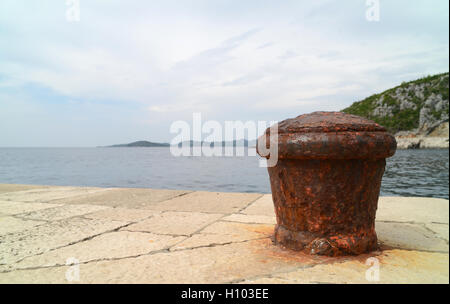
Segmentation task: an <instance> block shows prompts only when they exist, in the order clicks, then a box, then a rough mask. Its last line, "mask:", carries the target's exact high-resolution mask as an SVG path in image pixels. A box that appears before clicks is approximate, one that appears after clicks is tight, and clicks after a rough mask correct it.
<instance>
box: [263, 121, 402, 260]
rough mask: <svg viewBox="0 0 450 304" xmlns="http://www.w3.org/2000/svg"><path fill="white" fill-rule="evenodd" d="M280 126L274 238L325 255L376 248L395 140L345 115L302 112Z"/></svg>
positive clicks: (375, 126)
mask: <svg viewBox="0 0 450 304" xmlns="http://www.w3.org/2000/svg"><path fill="white" fill-rule="evenodd" d="M278 127H279V129H278V155H279V160H278V163H277V164H276V166H274V167H269V168H268V172H269V176H270V184H271V189H272V197H273V201H274V205H275V213H276V218H277V225H276V226H275V235H274V241H275V243H277V244H281V245H283V246H285V247H287V248H290V249H293V250H296V251H304V252H308V253H310V254H317V255H326V256H341V255H357V254H361V253H367V252H370V251H373V250H376V249H377V248H378V246H377V236H376V232H375V213H376V209H377V204H378V196H379V191H380V186H381V178H382V176H383V173H384V168H385V164H386V161H385V158H386V157H390V156H392V155H393V154H394V153H395V150H396V141H395V138H394V137H393V136H392V135H390V134H388V133H387V132H386V130H385V129H384V128H383V127H382V126H380V125H378V124H376V123H375V122H373V121H370V120H367V119H364V118H361V117H358V116H354V115H348V114H344V113H340V112H314V113H311V114H306V115H301V116H298V117H297V118H294V119H288V120H285V121H282V122H280V123H279V124H278ZM263 136H270V133H269V129H268V130H267V131H266V133H265V135H263ZM266 142H270V138H269V140H267V141H266ZM266 157H269V156H266Z"/></svg>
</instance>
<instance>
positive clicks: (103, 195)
mask: <svg viewBox="0 0 450 304" xmlns="http://www.w3.org/2000/svg"><path fill="white" fill-rule="evenodd" d="M189 192H190V191H184V190H165V189H161V190H159V189H127V188H123V189H122V188H115V189H108V190H107V191H102V192H99V193H93V194H88V195H85V196H82V197H72V198H66V199H61V200H59V201H58V203H65V204H85V205H86V204H90V205H104V206H109V207H124V208H134V209H142V208H146V207H148V206H151V205H153V204H155V203H158V202H161V201H166V200H169V199H171V198H174V197H177V196H180V195H184V194H186V193H189Z"/></svg>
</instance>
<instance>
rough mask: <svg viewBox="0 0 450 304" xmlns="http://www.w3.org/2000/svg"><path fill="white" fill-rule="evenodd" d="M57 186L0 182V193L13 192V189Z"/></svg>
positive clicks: (22, 189) (21, 189)
mask: <svg viewBox="0 0 450 304" xmlns="http://www.w3.org/2000/svg"><path fill="white" fill-rule="evenodd" d="M50 187H52V188H53V187H55V188H56V187H57V186H39V185H18V184H0V194H2V193H8V192H14V191H24V190H31V189H42V188H50Z"/></svg>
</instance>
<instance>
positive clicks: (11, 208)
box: [0, 201, 61, 215]
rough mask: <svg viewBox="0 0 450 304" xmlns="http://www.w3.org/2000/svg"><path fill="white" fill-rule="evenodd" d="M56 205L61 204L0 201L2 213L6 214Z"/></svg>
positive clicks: (26, 211)
mask: <svg viewBox="0 0 450 304" xmlns="http://www.w3.org/2000/svg"><path fill="white" fill-rule="evenodd" d="M58 206H61V205H59V204H47V203H21V202H11V201H0V210H1V212H2V213H3V214H7V215H15V214H21V213H28V212H33V211H37V210H42V209H48V208H54V207H58Z"/></svg>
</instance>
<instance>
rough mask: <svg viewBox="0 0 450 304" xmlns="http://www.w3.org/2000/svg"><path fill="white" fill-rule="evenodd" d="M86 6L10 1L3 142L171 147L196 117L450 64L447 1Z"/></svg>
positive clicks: (291, 108)
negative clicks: (181, 126) (177, 127)
mask: <svg viewBox="0 0 450 304" xmlns="http://www.w3.org/2000/svg"><path fill="white" fill-rule="evenodd" d="M76 3H77V1H76V0H68V1H62V0H39V1H38V0H0V147H91V146H101V145H110V144H118V143H128V142H132V141H136V140H149V141H154V142H170V141H171V139H172V138H173V137H175V135H176V134H171V133H170V125H171V124H172V123H173V122H174V121H177V120H184V121H186V122H188V123H191V122H192V117H193V113H194V112H196V113H201V117H202V120H203V121H207V120H216V121H218V122H220V123H223V122H224V121H227V120H228V121H229V120H233V121H234V120H240V121H243V122H246V121H273V120H277V121H281V120H283V119H286V118H291V117H295V116H297V115H300V114H304V113H309V112H313V111H339V110H341V109H343V108H345V107H347V106H349V105H351V104H352V103H353V102H355V101H358V100H361V99H363V98H365V97H367V96H370V95H372V94H374V93H379V92H381V91H383V90H386V89H388V88H390V87H393V86H396V85H399V84H400V83H401V82H403V81H409V80H414V79H417V78H420V77H423V76H426V75H432V74H436V73H442V72H448V66H449V40H448V35H449V16H448V12H449V7H448V6H449V2H448V1H447V0H433V1H428V0H409V1H406V0H394V1H393V0H389V1H388V0H379V1H376V0H369V1H367V2H366V0H346V1H342V0H340V1H330V0H315V1H301V0H292V1H290V0H282V1H275V0H274V1H264V0H244V1H243V0H236V1H234V0H233V1H232V0H191V1H187V0H177V1H171V0H165V1H156V0H152V1H144V0H140V1H135V0H122V1H118V0H79V1H78V3H79V15H78V16H79V19H78V20H77V18H76V17H77V14H76V13H75V14H74V12H76ZM377 8H379V10H378V11H376V9H377ZM374 12H378V14H376V13H374ZM367 14H369V15H370V16H372V18H370V16H369V20H368V18H367ZM374 14H375V15H374ZM374 16H376V17H378V18H375V19H378V20H373V19H374Z"/></svg>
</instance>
